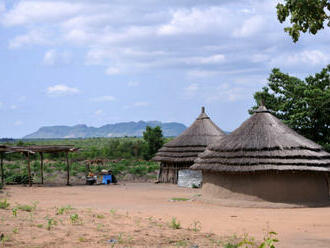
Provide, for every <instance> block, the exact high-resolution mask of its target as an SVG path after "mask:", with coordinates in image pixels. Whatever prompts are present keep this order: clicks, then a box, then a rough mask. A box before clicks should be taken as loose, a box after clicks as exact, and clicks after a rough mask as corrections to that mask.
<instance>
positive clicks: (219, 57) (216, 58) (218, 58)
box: [184, 54, 225, 64]
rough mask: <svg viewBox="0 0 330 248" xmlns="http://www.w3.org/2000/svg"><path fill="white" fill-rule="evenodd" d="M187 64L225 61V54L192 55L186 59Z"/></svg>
mask: <svg viewBox="0 0 330 248" xmlns="http://www.w3.org/2000/svg"><path fill="white" fill-rule="evenodd" d="M184 61H185V63H187V64H218V63H222V62H224V61H225V56H224V55H223V54H215V55H211V56H206V57H190V58H187V59H184Z"/></svg>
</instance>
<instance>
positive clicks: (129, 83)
mask: <svg viewBox="0 0 330 248" xmlns="http://www.w3.org/2000/svg"><path fill="white" fill-rule="evenodd" d="M127 85H128V87H137V86H139V85H140V83H139V82H137V81H130V82H128V84H127Z"/></svg>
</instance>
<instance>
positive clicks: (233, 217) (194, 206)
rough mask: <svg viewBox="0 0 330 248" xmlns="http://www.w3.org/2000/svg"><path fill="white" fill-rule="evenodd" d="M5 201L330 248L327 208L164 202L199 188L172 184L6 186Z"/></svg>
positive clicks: (286, 247) (286, 246)
mask: <svg viewBox="0 0 330 248" xmlns="http://www.w3.org/2000/svg"><path fill="white" fill-rule="evenodd" d="M6 192H9V194H10V199H11V201H13V202H15V201H17V202H25V203H31V202H32V201H38V202H39V205H40V206H41V207H54V206H63V205H68V204H70V205H71V206H73V207H75V208H93V209H99V210H110V209H116V210H118V211H119V212H122V213H129V214H130V215H136V216H140V217H154V218H158V219H159V218H161V219H162V220H163V221H168V220H170V219H171V218H172V217H176V218H177V219H178V220H179V221H180V222H181V224H182V226H183V227H189V226H191V225H192V223H194V221H200V223H201V227H202V230H201V231H202V232H213V233H215V234H218V235H221V236H228V235H233V234H244V233H248V234H249V235H251V236H254V237H256V238H258V239H261V238H262V237H263V235H264V232H265V231H266V230H274V231H276V232H277V233H279V236H278V237H279V239H280V241H281V242H280V245H278V247H282V248H289V247H300V248H303V247H306V248H307V247H318V248H323V247H324V248H329V247H330V221H329V220H330V207H326V208H292V209H266V208H238V207H224V206H219V205H215V204H210V203H203V202H200V201H184V202H173V201H170V199H171V198H173V197H184V198H193V197H194V196H195V198H196V195H198V194H200V190H199V189H185V188H180V187H177V186H175V185H155V184H147V183H135V184H134V183H128V184H125V185H124V184H122V185H117V186H113V185H111V186H74V187H32V188H28V187H20V186H15V187H13V186H12V187H8V188H7V190H6Z"/></svg>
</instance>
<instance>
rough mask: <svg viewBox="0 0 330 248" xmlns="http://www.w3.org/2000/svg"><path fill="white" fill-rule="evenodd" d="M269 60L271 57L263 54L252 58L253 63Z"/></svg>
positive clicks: (257, 54) (254, 55)
mask: <svg viewBox="0 0 330 248" xmlns="http://www.w3.org/2000/svg"><path fill="white" fill-rule="evenodd" d="M267 60H269V55H267V54H263V53H256V54H253V55H252V57H251V61H252V62H254V63H259V62H265V61H267Z"/></svg>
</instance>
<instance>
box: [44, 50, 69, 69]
mask: <svg viewBox="0 0 330 248" xmlns="http://www.w3.org/2000/svg"><path fill="white" fill-rule="evenodd" d="M71 57H72V56H71V53H70V52H66V51H64V52H57V51H56V50H55V49H50V50H48V51H46V52H45V55H44V58H43V63H44V64H45V65H55V64H69V63H70V62H71Z"/></svg>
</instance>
